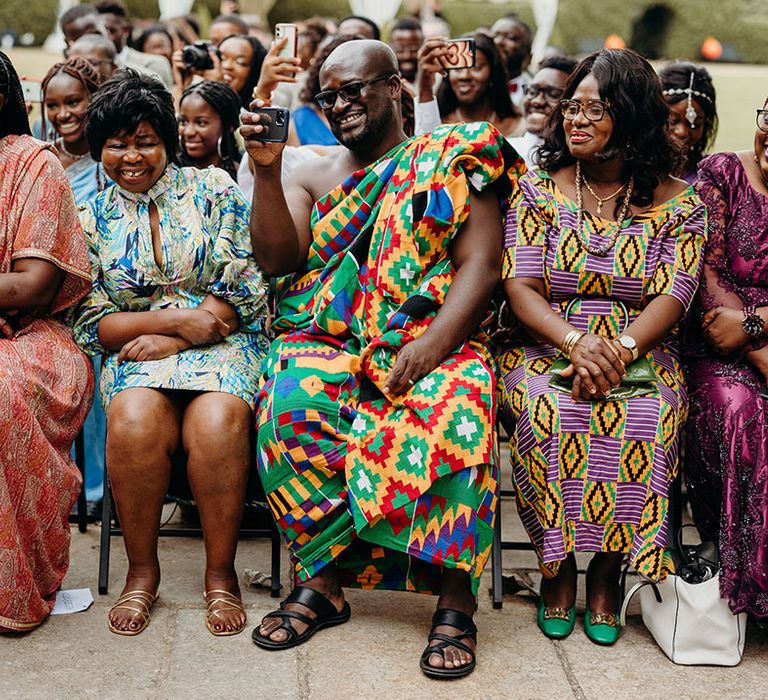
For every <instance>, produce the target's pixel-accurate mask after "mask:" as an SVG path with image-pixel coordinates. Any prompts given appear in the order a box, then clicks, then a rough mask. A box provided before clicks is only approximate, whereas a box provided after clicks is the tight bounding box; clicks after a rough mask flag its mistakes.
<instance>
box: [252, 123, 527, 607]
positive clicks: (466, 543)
mask: <svg viewBox="0 0 768 700" xmlns="http://www.w3.org/2000/svg"><path fill="white" fill-rule="evenodd" d="M523 169H524V165H523V163H522V161H521V160H519V159H517V158H516V157H515V154H514V152H513V151H511V149H509V147H508V146H507V145H506V142H505V141H504V139H503V138H502V137H501V136H500V135H499V134H498V132H497V131H496V130H495V129H494V128H493V127H491V126H489V125H487V124H470V125H458V126H443V127H439V128H438V129H436V130H435V131H433V132H432V133H431V134H427V135H424V136H421V137H418V138H415V139H412V140H410V141H407V142H405V143H403V144H401V145H399V146H398V147H396V148H395V149H394V150H393V151H391V152H390V153H389V154H387V155H386V156H384V157H383V158H382V159H380V160H379V161H378V162H376V163H374V164H373V165H371V166H369V167H368V168H366V169H364V170H361V171H359V172H356V173H353V174H352V175H351V176H350V177H349V178H348V179H347V180H345V181H344V182H343V183H342V184H341V185H340V186H338V187H337V188H336V189H334V190H333V191H332V192H330V193H329V194H328V195H326V196H325V197H323V198H322V199H320V200H319V201H318V202H316V204H315V207H314V208H313V211H312V217H311V226H312V234H313V241H312V244H311V247H310V251H309V255H308V259H307V262H306V265H305V268H304V269H303V270H302V271H300V272H299V273H296V274H295V275H293V276H292V277H289V278H285V279H283V280H281V281H280V283H279V284H278V311H277V318H276V320H275V323H274V325H273V328H274V329H275V330H276V332H277V333H279V334H280V335H279V337H278V338H277V339H276V340H275V342H274V343H273V345H272V348H271V351H270V353H269V355H268V357H267V361H266V365H265V370H264V374H263V377H262V382H261V387H260V393H259V395H258V404H257V425H258V450H257V457H258V466H259V472H260V474H261V478H262V481H263V483H264V488H265V492H266V494H267V498H268V500H269V503H270V505H271V507H272V510H273V513H274V515H275V518H276V520H277V523H278V526H279V528H280V530H281V531H282V533H283V535H284V537H285V539H286V540H287V542H288V544H289V546H290V548H291V552H292V555H293V559H294V561H295V563H296V566H297V572H298V577H299V579H300V580H306V579H308V578H310V577H312V576H314V575H315V574H316V573H317V572H318V571H320V570H321V569H322V568H323V567H324V566H325V565H327V564H328V563H329V562H331V561H337V564H338V567H339V570H340V572H341V574H342V580H343V582H344V584H345V585H356V586H361V587H368V588H390V589H406V590H417V591H425V592H428V591H435V590H437V589H438V585H439V574H440V568H439V566H433V565H434V564H437V565H440V566H446V567H452V568H458V569H462V570H464V571H467V572H468V573H469V574H470V575H471V577H472V581H473V586H474V588H475V590H476V589H477V585H478V584H479V580H480V574H481V572H482V569H483V565H484V563H485V561H486V559H487V557H488V554H489V552H490V547H491V540H492V534H493V519H494V513H495V508H496V499H497V495H496V494H497V487H498V482H497V478H498V455H497V449H496V441H495V431H494V422H495V416H496V405H495V392H494V384H495V373H494V371H493V361H492V358H491V356H490V353H489V352H488V350H487V348H486V345H485V343H484V342H483V339H482V337H481V336H480V335H479V334H476V335H475V336H472V337H471V338H470V339H469V340H468V341H466V342H464V343H463V344H462V345H461V346H459V347H458V348H456V350H455V351H454V352H453V353H452V354H450V355H449V356H448V357H447V358H446V359H445V360H444V361H443V362H442V364H440V365H439V366H438V367H437V368H436V369H435V370H434V371H433V372H431V373H430V374H428V375H427V376H425V377H423V378H422V379H421V380H420V381H418V382H416V384H415V385H414V386H413V387H412V388H411V389H409V390H408V391H407V392H406V393H405V394H403V395H401V396H398V397H387V396H385V395H384V394H383V392H382V388H383V386H384V383H385V381H386V379H387V377H388V375H389V372H390V370H391V369H392V367H393V366H394V361H395V358H396V355H397V351H398V350H399V349H400V348H402V347H403V346H405V345H406V344H407V343H408V342H410V341H412V340H413V339H415V338H418V337H420V336H421V335H422V334H423V333H424V332H425V331H426V329H427V327H428V326H429V324H430V323H431V321H432V319H434V318H435V316H436V314H437V312H438V311H439V309H440V307H441V305H442V303H443V300H444V299H445V296H446V293H447V291H448V288H449V286H450V284H451V280H452V279H453V275H454V269H453V266H452V264H451V260H450V257H449V252H448V248H449V244H450V242H451V241H452V240H453V238H454V237H455V236H456V234H457V233H458V231H459V230H460V228H461V226H462V224H463V223H464V221H465V220H466V219H467V216H468V215H469V201H470V200H469V186H470V184H471V185H472V186H473V187H474V188H475V189H476V190H482V189H484V188H485V187H487V186H488V185H490V184H491V183H496V186H497V188H498V191H499V195H500V197H504V198H506V196H507V195H508V193H509V191H510V186H511V184H512V183H513V182H514V181H516V179H517V176H518V174H519V172H521V171H522V170H523Z"/></svg>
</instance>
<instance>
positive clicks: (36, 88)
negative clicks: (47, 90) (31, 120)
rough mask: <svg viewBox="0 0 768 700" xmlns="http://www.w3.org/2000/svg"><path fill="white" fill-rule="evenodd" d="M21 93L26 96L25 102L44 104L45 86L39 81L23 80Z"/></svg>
mask: <svg viewBox="0 0 768 700" xmlns="http://www.w3.org/2000/svg"><path fill="white" fill-rule="evenodd" d="M20 82H21V92H22V93H23V94H24V102H42V101H43V90H42V87H43V84H42V82H41V81H39V80H27V79H26V78H25V79H24V80H21V81H20Z"/></svg>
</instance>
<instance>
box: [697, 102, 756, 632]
mask: <svg viewBox="0 0 768 700" xmlns="http://www.w3.org/2000/svg"><path fill="white" fill-rule="evenodd" d="M767 106H768V103H766V104H765V105H763V109H762V110H758V113H757V127H758V128H757V130H756V132H755V142H754V150H752V151H742V152H740V153H720V154H718V155H713V156H710V157H709V158H706V159H705V160H704V161H702V163H701V166H700V167H699V179H698V182H697V185H696V187H697V190H698V192H699V195H700V196H701V198H702V199H703V200H704V202H705V203H706V205H707V208H708V209H709V215H710V228H709V243H708V245H707V248H706V252H705V258H704V272H703V276H702V281H701V291H700V294H699V297H698V301H697V305H696V313H695V314H694V315H693V316H692V318H691V323H690V326H691V327H690V329H689V336H690V337H689V343H688V345H689V347H688V349H687V352H686V355H687V357H686V365H687V370H688V377H689V381H688V385H689V387H690V391H691V396H690V418H689V420H688V426H687V440H686V450H685V464H684V469H685V477H686V483H687V485H688V493H689V496H690V499H691V506H692V508H693V515H694V519H695V521H696V525H697V526H698V528H699V531H700V533H701V535H702V536H703V537H706V538H711V539H715V540H716V539H717V538H718V536H719V543H720V557H721V562H722V567H723V569H722V574H721V579H720V590H721V594H722V595H723V597H727V598H729V599H730V604H731V608H732V610H733V611H734V612H741V611H747V612H749V613H750V614H752V615H753V616H755V617H757V618H768V524H767V523H766V519H767V518H768V430H767V429H766V422H767V421H766V409H767V406H766V399H765V396H766V382H768V339H766V333H765V326H764V321H765V319H768V110H766V109H765V107H767Z"/></svg>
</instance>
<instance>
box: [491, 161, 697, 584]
mask: <svg viewBox="0 0 768 700" xmlns="http://www.w3.org/2000/svg"><path fill="white" fill-rule="evenodd" d="M706 221H707V219H706V210H705V208H704V206H703V205H702V203H701V201H700V200H699V198H698V197H697V196H696V194H695V193H694V191H693V189H692V188H690V187H689V188H687V189H686V190H685V191H683V192H682V193H680V194H679V195H677V196H676V197H674V198H673V199H670V200H669V201H667V202H665V203H663V204H661V205H660V206H657V207H654V208H652V209H650V210H649V211H647V212H645V213H643V214H641V215H637V216H635V217H633V218H632V219H630V220H629V221H628V222H627V223H626V224H625V226H624V229H623V231H622V233H621V234H620V235H619V237H618V240H617V243H616V246H615V247H614V248H613V250H612V251H611V252H610V253H609V254H608V256H607V257H605V258H599V257H596V256H593V255H590V254H589V253H588V252H587V251H586V250H585V248H584V247H583V246H582V245H581V244H580V243H579V239H578V236H577V234H576V231H575V225H576V205H575V203H574V202H572V201H571V200H570V199H567V198H566V197H565V196H563V194H562V193H561V192H560V190H559V189H558V188H557V185H556V184H555V183H554V181H553V180H552V179H551V178H550V177H549V176H548V175H547V174H546V173H544V172H543V171H531V172H529V173H527V174H526V175H525V176H524V177H523V178H521V180H520V187H519V189H518V190H517V191H516V193H515V194H514V195H513V198H512V205H511V207H510V210H509V212H508V214H507V222H506V242H505V253H504V262H503V269H502V276H503V277H504V278H505V279H511V278H514V277H529V278H537V279H541V280H542V281H543V283H544V289H545V295H546V297H547V299H549V300H550V302H551V304H552V308H553V309H554V310H556V311H557V312H558V313H560V314H563V313H564V310H565V308H566V306H567V305H568V303H569V302H570V301H571V300H572V299H576V300H577V301H576V302H575V303H574V304H573V306H572V309H571V313H570V316H569V320H570V321H571V322H572V323H573V324H574V325H575V326H576V327H577V328H579V329H580V330H585V331H586V330H588V331H589V332H592V333H599V334H601V335H604V336H608V337H616V336H618V335H619V334H620V332H621V331H622V330H623V325H624V319H623V312H622V311H621V307H620V305H619V304H617V303H616V302H617V301H621V302H623V303H624V304H625V306H626V308H627V310H628V312H629V317H630V321H631V319H633V318H635V317H636V316H637V315H639V313H640V312H641V311H642V310H643V309H644V308H645V307H646V306H647V304H648V303H650V301H651V300H652V299H653V298H654V297H656V296H657V295H659V294H668V295H671V296H672V297H674V298H675V299H677V300H678V301H679V302H680V303H681V304H682V305H683V307H684V308H685V309H688V307H689V306H690V304H691V301H692V299H693V296H694V293H695V291H696V286H697V284H698V279H699V272H700V266H701V252H702V246H703V244H704V242H705V239H706V226H707V224H706ZM614 225H615V224H614V223H613V222H608V221H606V220H604V219H600V218H597V217H594V216H592V215H590V214H586V215H585V227H587V228H586V230H587V231H588V232H589V236H590V241H591V242H592V243H593V244H598V243H602V242H603V241H604V240H605V237H606V236H608V235H610V233H611V227H612V226H614ZM555 357H556V351H555V349H554V348H552V347H551V346H549V345H545V344H536V343H534V342H532V341H531V339H530V338H527V339H523V338H521V339H520V341H519V342H518V343H512V344H511V345H510V346H509V347H506V348H502V349H501V350H500V352H499V353H498V357H497V359H498V362H499V370H500V372H501V374H502V377H503V384H504V392H503V394H504V395H503V398H502V399H501V406H500V412H501V415H502V416H503V420H504V422H505V423H506V424H507V425H509V427H510V429H511V430H512V437H511V441H510V447H511V455H512V465H513V479H514V484H515V489H516V493H517V504H518V509H519V511H520V516H521V518H522V521H523V524H524V525H525V527H526V529H527V531H528V534H529V536H530V538H531V540H532V542H533V544H534V546H535V548H536V551H537V554H538V556H539V563H540V567H541V570H542V572H543V573H544V574H545V575H546V576H555V575H556V574H557V570H558V568H559V565H560V562H561V561H562V560H563V559H564V558H565V556H566V555H567V554H568V553H569V552H572V551H589V552H625V553H628V554H629V555H630V559H631V561H632V563H633V565H634V567H635V568H636V569H637V571H638V572H639V573H641V574H643V575H644V576H647V577H649V578H651V579H654V580H656V579H659V578H660V577H663V576H664V575H665V571H666V569H667V567H668V562H667V561H666V560H665V558H664V549H665V544H666V539H667V496H668V492H669V484H670V482H671V481H672V479H673V478H674V477H675V476H676V474H677V460H678V434H679V432H680V429H681V427H682V426H683V425H684V424H685V418H686V411H687V394H686V389H685V384H684V380H683V374H682V370H681V366H680V362H679V350H678V342H677V332H676V330H675V331H673V332H672V333H671V334H670V336H669V337H668V338H667V339H665V341H664V342H663V343H662V344H660V345H659V346H658V347H656V348H655V349H654V350H652V351H651V352H650V353H649V359H650V361H651V363H652V365H653V367H654V369H655V370H656V373H657V374H658V376H659V380H660V381H659V382H658V385H657V386H658V391H656V392H654V393H653V394H649V395H647V396H642V397H637V398H633V399H629V400H625V401H600V400H598V401H592V402H589V401H579V402H577V403H573V402H572V401H571V398H570V396H569V395H567V394H564V393H561V392H558V391H556V390H554V389H553V388H552V387H550V386H549V380H550V376H551V375H550V374H549V368H550V367H551V365H552V362H553V361H554V359H555Z"/></svg>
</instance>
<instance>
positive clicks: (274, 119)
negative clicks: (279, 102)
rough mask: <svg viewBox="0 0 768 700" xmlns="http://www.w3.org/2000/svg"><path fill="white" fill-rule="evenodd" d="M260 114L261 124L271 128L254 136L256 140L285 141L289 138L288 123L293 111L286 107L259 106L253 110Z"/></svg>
mask: <svg viewBox="0 0 768 700" xmlns="http://www.w3.org/2000/svg"><path fill="white" fill-rule="evenodd" d="M253 113H254V114H258V115H259V125H260V126H266V127H268V128H269V130H268V131H267V132H266V133H263V132H262V133H261V134H259V135H258V136H254V137H253V140H254V141H261V142H263V143H285V142H286V141H287V140H288V125H289V123H290V119H291V113H290V112H289V111H288V110H287V109H285V108H284V107H259V108H258V109H254V110H253Z"/></svg>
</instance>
